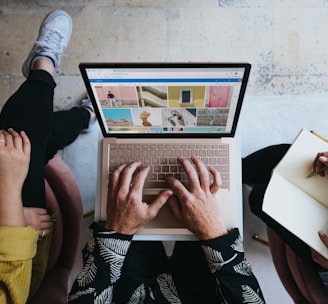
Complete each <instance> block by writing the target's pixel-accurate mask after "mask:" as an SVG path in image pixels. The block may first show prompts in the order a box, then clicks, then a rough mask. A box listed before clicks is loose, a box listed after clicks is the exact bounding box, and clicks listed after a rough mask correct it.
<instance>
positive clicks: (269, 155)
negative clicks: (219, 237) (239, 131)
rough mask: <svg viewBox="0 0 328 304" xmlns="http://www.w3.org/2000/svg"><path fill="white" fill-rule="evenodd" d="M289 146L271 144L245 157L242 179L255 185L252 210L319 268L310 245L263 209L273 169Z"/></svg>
mask: <svg viewBox="0 0 328 304" xmlns="http://www.w3.org/2000/svg"><path fill="white" fill-rule="evenodd" d="M289 147H290V145H289V144H281V145H274V146H269V147H266V148H264V149H261V150H259V151H256V152H254V153H252V154H251V155H249V156H247V157H246V158H244V159H243V160H242V172H243V175H242V179H243V183H245V184H251V185H253V190H252V191H251V193H250V195H249V204H250V209H251V211H252V212H253V213H254V214H255V215H256V216H258V217H259V218H260V219H261V220H263V222H265V223H266V224H267V225H268V226H269V227H270V228H271V229H272V230H273V231H275V232H276V233H277V234H278V235H279V236H280V237H281V238H282V239H283V240H284V241H285V242H286V243H287V244H288V245H289V247H290V248H291V249H292V250H294V251H295V252H296V253H297V255H299V256H300V257H301V258H302V259H303V260H304V261H305V262H306V263H308V264H309V265H310V266H312V267H313V268H314V269H319V268H321V267H320V266H319V265H318V264H316V263H315V262H313V260H312V256H311V250H310V249H309V247H308V246H307V245H306V244H305V243H304V242H303V241H301V240H300V239H299V238H297V237H296V236H295V235H294V234H292V233H290V232H289V231H288V230H287V229H285V228H284V227H283V226H281V225H280V224H279V223H278V222H276V221H275V220H274V219H272V218H271V217H270V216H269V215H268V214H266V213H265V212H264V211H263V210H262V204H263V198H264V194H265V190H266V188H267V186H268V183H269V181H270V178H271V173H272V170H273V168H274V167H275V166H276V165H277V164H278V163H279V161H280V160H281V159H282V157H283V156H284V155H285V153H286V152H287V150H288V149H289ZM245 224H246V225H247V223H245Z"/></svg>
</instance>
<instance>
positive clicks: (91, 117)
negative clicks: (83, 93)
mask: <svg viewBox="0 0 328 304" xmlns="http://www.w3.org/2000/svg"><path fill="white" fill-rule="evenodd" d="M83 108H85V109H86V110H87V111H88V112H89V114H90V118H89V123H90V122H93V121H94V120H95V119H96V114H95V113H94V112H93V111H92V110H91V109H90V108H89V107H83Z"/></svg>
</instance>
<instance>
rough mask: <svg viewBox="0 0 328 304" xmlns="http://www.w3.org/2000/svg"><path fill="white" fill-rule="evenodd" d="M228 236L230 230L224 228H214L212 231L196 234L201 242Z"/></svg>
mask: <svg viewBox="0 0 328 304" xmlns="http://www.w3.org/2000/svg"><path fill="white" fill-rule="evenodd" d="M226 234H228V230H227V229H225V228H224V227H212V228H210V229H207V230H204V231H200V232H198V233H197V234H196V236H197V238H198V239H199V240H201V241H206V240H211V239H215V238H218V237H220V236H223V235H226Z"/></svg>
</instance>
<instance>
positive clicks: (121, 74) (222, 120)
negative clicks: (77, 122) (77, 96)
mask: <svg viewBox="0 0 328 304" xmlns="http://www.w3.org/2000/svg"><path fill="white" fill-rule="evenodd" d="M79 68H80V71H81V74H82V77H83V81H84V83H85V86H86V89H87V92H88V95H89V97H90V100H91V102H92V104H93V106H94V109H95V113H96V116H97V120H98V122H99V126H100V129H101V133H102V135H101V138H100V146H99V167H100V170H99V172H98V182H97V184H98V189H97V198H96V204H95V220H105V219H106V203H107V185H108V174H109V172H111V171H112V170H114V169H115V168H116V167H117V166H118V165H119V164H121V163H126V162H131V161H133V160H141V161H142V163H143V164H145V165H146V164H147V165H150V166H151V170H150V173H149V175H148V178H147V181H146V183H145V187H144V189H143V196H144V198H143V199H144V201H146V202H147V201H151V200H152V199H153V198H154V197H155V196H156V195H157V194H158V193H159V191H161V190H162V189H165V188H167V187H168V185H167V184H166V182H165V176H166V174H173V175H174V176H176V177H177V178H178V179H180V180H181V181H182V182H183V183H184V184H185V186H186V187H188V185H187V181H185V180H184V179H185V177H186V176H185V174H184V172H183V170H182V168H181V166H180V165H179V164H178V163H177V162H176V160H177V157H178V156H183V157H186V158H190V157H191V156H193V155H194V156H196V157H199V158H201V159H202V160H203V162H204V163H205V164H206V165H207V166H213V167H215V168H217V169H218V170H219V171H220V174H221V178H222V186H221V189H220V191H219V192H218V194H217V196H218V200H219V201H220V204H221V206H222V212H223V214H224V220H225V223H226V226H227V227H228V228H233V227H238V228H239V229H240V231H242V204H241V201H242V199H241V168H240V167H241V165H240V160H241V157H240V147H239V143H238V141H237V140H236V138H235V132H236V127H237V123H238V118H239V114H240V110H241V107H242V102H243V99H244V94H245V91H246V86H247V82H248V78H249V73H250V69H251V65H250V64H249V63H119V62H116V63H81V64H80V65H79ZM134 239H145V240H188V239H194V236H193V234H192V233H191V232H190V231H189V230H188V229H186V228H185V227H183V225H182V224H181V223H180V222H178V221H177V220H176V219H175V218H174V216H173V214H172V213H171V210H170V209H169V207H168V206H164V207H163V208H162V209H161V210H160V212H159V214H158V216H157V217H156V218H155V219H153V220H152V221H150V222H149V223H147V224H146V225H145V226H143V227H141V228H140V229H139V231H138V232H137V233H136V235H135V236H134Z"/></svg>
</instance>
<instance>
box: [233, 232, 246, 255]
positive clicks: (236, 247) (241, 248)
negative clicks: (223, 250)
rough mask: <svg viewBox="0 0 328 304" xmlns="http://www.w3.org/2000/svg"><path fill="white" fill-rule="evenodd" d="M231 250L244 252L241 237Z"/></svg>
mask: <svg viewBox="0 0 328 304" xmlns="http://www.w3.org/2000/svg"><path fill="white" fill-rule="evenodd" d="M231 248H232V249H233V250H235V251H238V252H244V246H243V241H242V240H241V238H240V236H239V237H238V238H237V239H236V240H235V241H234V243H233V244H232V245H231Z"/></svg>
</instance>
